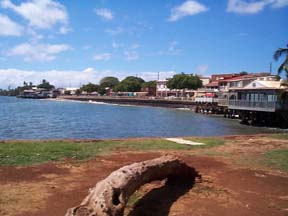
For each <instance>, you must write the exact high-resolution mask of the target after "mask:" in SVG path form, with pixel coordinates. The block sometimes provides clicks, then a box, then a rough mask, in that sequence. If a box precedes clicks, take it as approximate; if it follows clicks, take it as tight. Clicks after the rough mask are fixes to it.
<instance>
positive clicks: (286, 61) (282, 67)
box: [273, 45, 288, 79]
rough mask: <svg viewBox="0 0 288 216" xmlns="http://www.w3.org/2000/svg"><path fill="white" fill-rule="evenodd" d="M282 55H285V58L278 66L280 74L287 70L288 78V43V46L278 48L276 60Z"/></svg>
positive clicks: (287, 76) (275, 55) (287, 75)
mask: <svg viewBox="0 0 288 216" xmlns="http://www.w3.org/2000/svg"><path fill="white" fill-rule="evenodd" d="M282 56H284V58H285V59H284V61H283V63H282V64H281V65H280V66H279V68H278V75H280V74H281V73H282V72H283V71H285V73H286V78H287V79H288V45H287V48H279V49H278V50H276V52H275V53H274V56H273V57H274V59H275V60H276V61H278V60H279V59H280V58H281V57H282Z"/></svg>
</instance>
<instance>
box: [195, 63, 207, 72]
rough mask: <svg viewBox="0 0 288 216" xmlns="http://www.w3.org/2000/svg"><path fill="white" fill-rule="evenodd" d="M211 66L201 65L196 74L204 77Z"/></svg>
mask: <svg viewBox="0 0 288 216" xmlns="http://www.w3.org/2000/svg"><path fill="white" fill-rule="evenodd" d="M208 68H209V66H208V65H205V64H203V65H199V66H198V67H197V68H196V73H197V74H199V75H204V74H205V73H206V72H207V70H208Z"/></svg>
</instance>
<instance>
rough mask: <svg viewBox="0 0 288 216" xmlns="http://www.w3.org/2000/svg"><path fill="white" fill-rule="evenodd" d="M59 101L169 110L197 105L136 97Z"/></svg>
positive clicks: (67, 97)
mask: <svg viewBox="0 0 288 216" xmlns="http://www.w3.org/2000/svg"><path fill="white" fill-rule="evenodd" d="M58 98H59V99H66V100H77V101H95V102H104V103H111V104H127V105H136V106H137V105H138V106H153V107H169V108H189V109H193V110H194V109H195V107H196V105H197V104H196V103H195V102H194V101H190V100H166V99H150V98H135V97H103V96H101V97H99V96H60V97H58Z"/></svg>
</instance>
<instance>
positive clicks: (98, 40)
mask: <svg viewBox="0 0 288 216" xmlns="http://www.w3.org/2000/svg"><path fill="white" fill-rule="evenodd" d="M287 20H288V0H255V1H252V0H250V1H248V0H218V1H211V0H195V1H194V0H137V1H135V0H121V1H120V0H93V1H92V0H81V1H80V0H74V1H68V0H65V1H64V0H62V1H60V0H59V1H56V0H25V1H19V0H0V48H1V49H0V88H7V86H8V85H11V86H12V87H13V86H14V87H15V86H17V85H19V84H22V83H23V81H24V80H25V81H28V82H29V81H32V82H34V83H38V82H40V81H41V80H42V79H47V80H48V81H50V82H52V83H53V84H55V85H57V86H63V87H64V86H79V85H81V84H84V83H87V82H89V81H91V82H95V83H97V82H98V81H99V79H101V78H102V77H104V76H108V75H114V76H117V77H119V78H120V79H121V78H124V77H125V76H128V75H137V76H141V77H143V78H144V79H146V80H152V79H156V78H157V74H158V72H160V78H161V79H164V78H166V77H171V76H172V75H173V74H175V73H177V72H182V71H183V72H186V73H198V74H202V75H210V74H215V73H229V72H240V71H248V72H262V71H268V70H269V64H270V62H273V72H274V73H275V72H276V68H277V66H278V65H279V62H278V63H277V62H274V61H273V58H272V55H273V52H274V51H275V50H276V49H277V48H279V47H284V46H286V44H287V43H288V28H287Z"/></svg>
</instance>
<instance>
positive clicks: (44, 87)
mask: <svg viewBox="0 0 288 216" xmlns="http://www.w3.org/2000/svg"><path fill="white" fill-rule="evenodd" d="M37 88H43V89H46V90H48V91H50V90H52V89H54V88H55V87H54V86H53V85H51V84H50V83H49V82H47V81H46V80H43V81H42V83H41V84H39V85H38V86H37Z"/></svg>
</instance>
